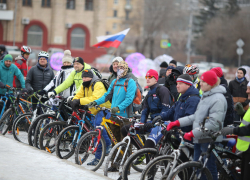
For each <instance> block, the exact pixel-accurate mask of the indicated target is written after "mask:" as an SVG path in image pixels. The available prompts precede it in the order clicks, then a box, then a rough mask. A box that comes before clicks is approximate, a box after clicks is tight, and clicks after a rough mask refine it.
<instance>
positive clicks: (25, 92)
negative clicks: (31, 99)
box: [20, 88, 29, 94]
mask: <svg viewBox="0 0 250 180" xmlns="http://www.w3.org/2000/svg"><path fill="white" fill-rule="evenodd" d="M20 93H21V94H28V93H29V92H28V90H27V89H25V88H24V89H22V90H21V92H20Z"/></svg>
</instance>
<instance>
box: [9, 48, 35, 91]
mask: <svg viewBox="0 0 250 180" xmlns="http://www.w3.org/2000/svg"><path fill="white" fill-rule="evenodd" d="M30 53H31V48H30V47H28V46H22V47H21V56H17V57H16V58H15V65H16V66H17V67H18V69H20V71H21V72H22V74H23V76H24V79H25V80H26V76H27V73H28V66H27V60H28V58H29V56H30ZM13 87H17V88H20V87H21V85H20V82H19V81H18V79H17V78H16V76H15V77H14V81H13Z"/></svg>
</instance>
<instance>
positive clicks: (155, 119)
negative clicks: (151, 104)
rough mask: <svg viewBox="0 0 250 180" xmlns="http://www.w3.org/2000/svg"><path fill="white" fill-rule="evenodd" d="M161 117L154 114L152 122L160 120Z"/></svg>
mask: <svg viewBox="0 0 250 180" xmlns="http://www.w3.org/2000/svg"><path fill="white" fill-rule="evenodd" d="M161 119H162V117H161V116H156V117H155V118H154V119H153V121H152V124H155V123H156V122H158V121H160V120H161Z"/></svg>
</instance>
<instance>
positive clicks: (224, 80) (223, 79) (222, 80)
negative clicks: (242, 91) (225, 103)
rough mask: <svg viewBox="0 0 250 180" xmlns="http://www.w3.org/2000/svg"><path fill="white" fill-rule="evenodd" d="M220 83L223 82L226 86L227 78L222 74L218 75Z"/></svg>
mask: <svg viewBox="0 0 250 180" xmlns="http://www.w3.org/2000/svg"><path fill="white" fill-rule="evenodd" d="M220 84H225V85H226V86H227V87H228V83H227V80H226V79H225V78H224V76H222V77H220Z"/></svg>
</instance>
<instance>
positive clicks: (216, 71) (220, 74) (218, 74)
mask: <svg viewBox="0 0 250 180" xmlns="http://www.w3.org/2000/svg"><path fill="white" fill-rule="evenodd" d="M211 71H213V72H215V74H216V75H217V76H218V77H219V78H221V77H222V76H223V72H222V69H221V68H220V67H215V68H212V69H211Z"/></svg>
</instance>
